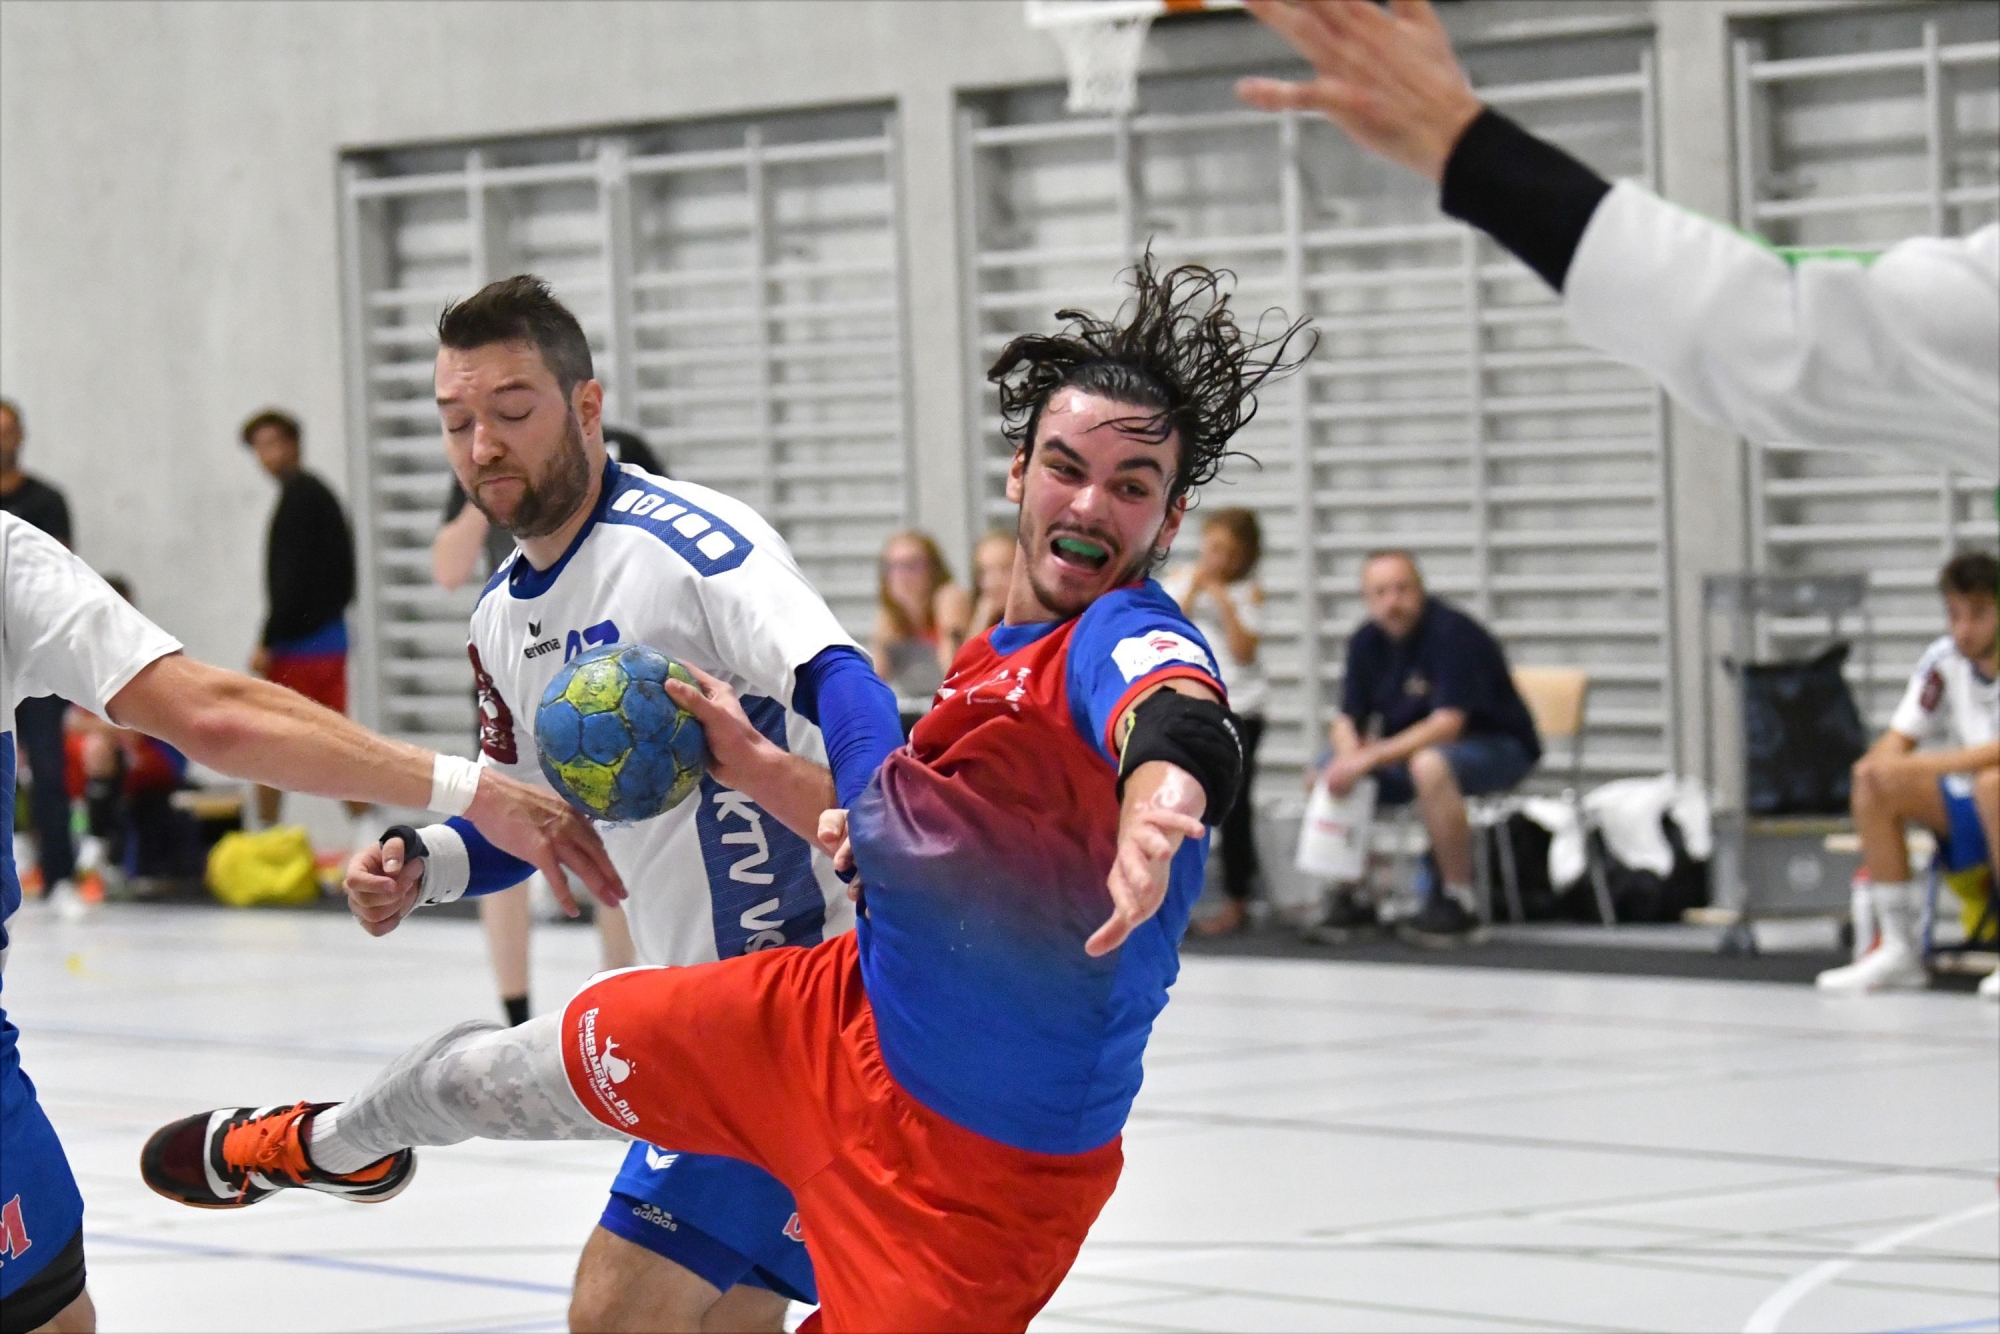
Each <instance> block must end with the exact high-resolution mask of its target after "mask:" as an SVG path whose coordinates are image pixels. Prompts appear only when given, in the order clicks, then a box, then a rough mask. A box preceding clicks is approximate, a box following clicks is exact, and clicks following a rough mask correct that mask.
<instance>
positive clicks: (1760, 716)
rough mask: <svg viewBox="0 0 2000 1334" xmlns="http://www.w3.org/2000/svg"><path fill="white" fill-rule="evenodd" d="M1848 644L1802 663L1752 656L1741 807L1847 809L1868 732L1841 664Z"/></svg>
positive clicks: (1787, 811)
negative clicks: (1851, 771)
mask: <svg viewBox="0 0 2000 1334" xmlns="http://www.w3.org/2000/svg"><path fill="white" fill-rule="evenodd" d="M1847 650H1848V646H1847V645H1846V644H1844V643H1842V644H1835V645H1833V646H1832V647H1830V648H1828V649H1827V650H1826V651H1825V652H1823V653H1821V654H1819V655H1818V656H1817V657H1814V658H1811V659H1809V660H1807V661H1805V662H1748V663H1742V664H1738V665H1736V666H1735V667H1734V670H1735V672H1736V673H1737V676H1738V679H1740V680H1741V682H1742V684H1743V751H1744V777H1745V782H1746V789H1745V792H1744V806H1745V808H1746V809H1747V810H1748V811H1749V813H1750V814H1752V815H1844V814H1846V813H1847V798H1848V789H1849V786H1850V784H1851V781H1852V776H1851V774H1850V770H1852V769H1853V767H1854V762H1855V761H1856V760H1858V759H1860V758H1861V756H1862V753H1863V752H1864V751H1866V750H1867V749H1868V733H1867V731H1866V729H1864V728H1863V726H1862V723H1861V711H1860V710H1859V709H1857V708H1856V707H1855V706H1854V694H1853V692H1852V691H1850V690H1849V689H1848V688H1847V678H1846V677H1845V676H1844V675H1842V672H1841V669H1842V668H1843V667H1844V666H1845V665H1846V663H1847Z"/></svg>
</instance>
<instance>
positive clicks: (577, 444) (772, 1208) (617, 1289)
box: [195, 276, 901, 1331]
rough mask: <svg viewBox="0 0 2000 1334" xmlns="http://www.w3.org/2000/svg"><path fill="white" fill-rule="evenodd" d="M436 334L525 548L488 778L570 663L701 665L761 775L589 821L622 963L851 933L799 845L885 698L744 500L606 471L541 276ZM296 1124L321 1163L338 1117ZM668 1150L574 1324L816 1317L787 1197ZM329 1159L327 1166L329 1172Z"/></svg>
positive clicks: (440, 836)
mask: <svg viewBox="0 0 2000 1334" xmlns="http://www.w3.org/2000/svg"><path fill="white" fill-rule="evenodd" d="M438 339H439V342H440V344H441V347H440V350H439V352H438V358H437V401H438V411H439V415H440V416H441V417H442V419H443V427H444V442H445V450H446V453H447V455H448V456H449V458H450V460H451V465H452V471H453V472H454V473H455V474H456V475H457V476H458V478H459V480H460V482H461V484H462V485H463V486H464V488H465V491H466V494H467V496H468V497H469V499H470V501H471V503H472V504H473V505H474V506H476V507H477V508H478V509H479V511H480V512H481V513H482V514H483V515H484V516H485V518H486V520H487V521H488V522H489V523H490V524H491V525H492V526H493V527H494V528H495V529H496V530H497V531H501V532H504V533H506V534H507V535H508V540H509V544H510V546H518V548H519V550H518V553H517V554H514V555H512V556H510V557H509V558H508V560H507V561H506V563H505V564H504V565H502V566H501V568H500V569H499V570H498V571H496V572H495V574H494V576H493V578H492V580H491V581H489V582H488V584H487V586H486V590H485V593H484V595H483V596H482V597H481V599H480V602H479V606H478V608H477V610H475V611H474V613H473V617H472V642H471V644H470V645H469V652H470V654H471V657H472V667H473V674H474V677H475V680H476V681H477V684H478V689H479V695H480V751H481V758H482V761H483V762H484V763H485V764H487V765H489V766H492V767H495V768H498V769H499V770H500V771H501V772H503V773H506V774H508V775H509V776H511V777H515V778H519V779H522V780H523V781H526V782H530V783H535V784H543V783H545V780H544V779H543V777H542V775H541V770H540V767H539V759H538V755H537V752H536V748H535V713H536V709H537V706H538V705H539V704H540V702H541V698H542V694H543V691H544V690H545V689H546V688H547V686H548V684H549V682H550V681H551V680H552V679H553V678H554V677H555V675H556V674H557V673H558V672H559V671H560V670H561V669H562V667H563V665H564V663H565V662H567V661H569V660H571V659H574V658H575V657H576V656H577V655H578V654H579V653H582V652H583V651H584V650H585V649H589V648H594V647H597V646H599V645H603V644H611V643H625V644H633V643H636V644H647V645H650V646H652V647H654V648H656V649H659V650H660V651H661V652H663V653H665V654H667V655H668V656H669V657H672V658H674V659H677V660H678V661H680V662H682V663H683V664H686V665H689V666H691V667H694V668H697V669H700V670H702V671H703V672H706V673H713V674H714V675H713V677H711V678H710V679H717V678H719V679H721V680H723V681H726V682H727V683H728V684H729V686H730V687H731V689H732V692H733V693H734V694H735V695H736V696H737V697H738V698H739V699H740V705H739V706H738V707H737V709H736V711H735V715H734V717H733V718H732V719H730V721H731V722H741V723H742V724H743V725H744V726H745V727H749V728H753V729H754V732H753V735H754V736H755V737H756V738H757V740H758V742H759V743H760V745H761V746H762V747H764V748H767V749H768V752H769V756H768V758H769V759H770V761H771V767H772V768H773V769H774V770H775V771H776V774H777V777H776V779H775V781H774V784H773V786H771V787H770V788H767V789H766V791H765V793H764V798H765V804H763V805H759V804H757V803H755V802H753V801H752V800H751V799H750V798H749V797H747V796H745V795H744V794H743V793H742V792H740V791H737V790H734V789H733V787H732V785H731V782H730V780H731V777H732V775H731V774H730V772H729V770H728V769H727V767H726V766H717V767H716V768H715V769H713V770H711V772H710V774H709V776H708V777H707V779H706V780H704V782H703V783H702V786H701V788H700V790H699V791H698V792H697V793H696V794H695V796H693V797H692V798H690V799H689V800H687V801H685V802H683V803H682V804H681V805H679V806H677V807H675V808H674V809H672V810H670V811H667V812H665V813H664V814H662V815H659V816H656V817H655V818H653V819H651V820H645V821H641V822H638V823H634V824H628V825H618V826H610V827H607V828H606V829H605V831H604V842H605V846H606V848H607V849H608V850H609V852H610V854H611V858H612V860H613V862H614V864H616V865H617V866H618V867H619V869H620V872H621V874H622V875H623V876H624V878H625V881H626V883H627V884H629V885H630V886H631V887H632V891H633V893H632V896H631V897H630V898H629V899H627V900H626V918H627V920H628V921H629V922H630V924H631V930H632V938H633V941H634V943H635V945H636V948H637V953H638V957H639V959H640V960H641V961H643V962H645V963H648V964H656V965H658V964H697V963H707V962H711V961H713V960H716V959H728V958H734V957H736V956H738V955H741V954H746V953H751V952H753V951H757V950H762V949H767V948H770V947H772V946H776V945H811V944H817V943H819V942H820V941H821V940H824V939H826V938H828V937H830V936H833V935H835V934H838V933H839V932H842V931H845V930H848V929H849V928H850V927H851V926H852V924H853V920H854V914H853V909H852V907H851V905H850V904H849V902H848V899H847V895H846V894H845V892H844V891H843V889H842V887H841V884H840V882H839V880H838V879H836V878H835V876H834V874H833V868H832V865H831V863H830V862H829V861H828V860H827V859H826V857H824V856H823V855H816V850H815V848H814V847H813V845H812V844H811V843H810V842H809V841H808V840H809V839H810V838H811V837H812V834H813V832H814V830H815V829H816V827H817V824H818V821H819V816H820V812H821V811H823V810H826V809H827V808H829V807H831V806H834V805H836V800H835V779H836V778H838V779H839V780H840V782H841V785H842V791H843V794H844V796H845V798H846V799H847V800H852V799H853V798H854V797H855V796H856V795H858V794H859V792H860V790H861V788H862V787H863V786H864V785H865V784H866V782H867V780H868V776H869V774H870V773H872V772H873V769H874V763H875V761H877V760H879V758H880V756H881V754H882V753H883V752H884V751H886V750H887V749H888V748H890V747H893V746H895V745H896V744H898V743H899V742H900V741H901V736H900V734H899V733H898V732H897V730H896V726H895V718H894V712H895V705H894V699H893V697H892V696H891V695H890V694H889V692H888V690H887V689H886V687H884V686H883V684H882V682H881V680H880V679H879V678H878V677H876V675H875V674H874V672H873V670H872V669H871V668H870V667H869V665H868V661H867V659H866V658H865V657H863V656H862V653H861V650H860V648H859V646H858V645H857V644H856V643H855V642H854V640H853V639H852V638H850V637H849V636H848V634H847V632H846V631H845V630H843V629H842V628H841V626H840V623H839V621H838V620H836V619H835V617H834V615H833V613H832V612H831V611H830V610H828V608H827V606H826V604H825V602H823V601H822V600H821V599H820V597H819V595H818V594H817V593H815V592H814V591H813V590H812V587H811V585H809V584H808V583H807V582H806V579H805V576H804V575H803V574H801V573H800V571H799V568H798V566H797V565H796V564H795V563H794V561H793V559H792V556H791V552H790V551H789V550H788V549H787V548H786V546H785V544H784V542H783V540H782V539H781V538H780V537H779V536H778V535H777V534H776V533H775V532H773V531H772V530H771V528H770V527H769V525H767V524H766V523H765V522H764V521H763V520H762V519H761V518H759V517H758V516H757V514H756V513H755V512H754V511H752V510H751V509H750V508H749V507H748V506H745V505H743V504H742V503H741V502H739V501H736V500H732V499H730V498H729V497H727V496H724V495H721V494H719V493H717V492H714V491H710V490H708V489H707V488H705V487H699V486H692V485H689V484H686V483H680V482H674V483H669V482H666V481H664V480H663V479H661V478H658V477H655V476H653V475H652V474H650V473H647V472H644V471H642V470H641V469H639V468H637V467H635V466H633V465H630V464H624V465H621V464H617V463H613V462H610V461H609V460H608V459H607V457H606V455H605V449H604V443H603V439H602V436H601V434H600V414H601V412H602V408H603V398H604V391H603V387H602V386H601V385H600V384H599V383H598V381H597V380H596V379H595V378H594V375H593V367H592V364H591V355H590V344H589V342H588V340H587V339H586V338H585V336H584V332H583V329H582V327H581V326H580V325H579V324H578V323H577V321H576V318H575V316H574V315H573V314H572V313H571V312H570V311H569V310H568V309H567V308H566V307H564V306H563V305H562V303H561V302H559V301H557V300H556V298H555V297H554V296H553V295H552V294H551V293H550V292H549V289H548V288H547V286H545V285H544V284H543V283H541V282H540V281H539V280H537V279H534V278H531V277H525V276H523V277H515V278H509V279H505V280H503V281H500V282H496V283H493V284H490V285H489V286H487V287H486V288H484V289H482V290H481V291H479V292H478V293H476V294H475V295H473V296H471V297H469V298H468V299H466V300H465V301H462V302H460V303H458V304H456V305H453V306H449V307H447V308H446V309H445V311H444V313H443V315H442V316H440V318H439V320H438ZM871 700H872V701H874V702H875V704H876V705H877V706H878V712H877V713H876V714H875V715H874V716H875V718H876V721H877V722H878V723H879V727H878V729H877V732H878V734H877V736H875V737H874V738H870V737H869V736H868V735H867V734H866V732H865V729H864V731H863V733H862V734H861V735H860V736H859V737H858V738H857V737H856V735H854V734H853V731H852V729H850V731H849V732H848V733H846V734H841V733H836V734H834V735H833V736H832V737H831V738H830V740H831V745H832V750H833V753H834V772H833V774H829V773H828V771H827V769H826V768H825V767H824V766H823V765H821V764H819V763H818V762H817V760H816V759H815V758H813V757H815V756H817V755H818V754H819V753H820V737H819V733H818V732H817V730H816V728H815V725H814V720H815V719H817V718H819V717H820V716H822V711H823V710H831V711H832V712H834V713H835V714H836V715H838V716H839V717H842V718H856V717H859V718H860V719H862V720H863V722H864V723H865V721H866V720H867V718H868V717H869V712H868V709H867V707H866V706H867V704H868V703H869V701H871ZM878 743H879V744H878ZM855 754H860V755H862V756H864V757H865V758H864V760H863V761H862V762H861V763H859V764H857V763H853V762H851V761H850V760H849V758H848V757H850V756H853V755H855ZM787 825H789V826H791V827H790V828H787V827H786V826H787ZM794 830H797V831H800V832H793V831H794ZM802 834H803V837H802V836H801V835H802ZM412 842H413V843H414V844H415V846H414V847H411V846H405V845H406V843H412ZM533 869H534V868H533V867H531V866H529V865H528V864H527V863H526V862H523V861H521V860H519V859H518V858H513V857H508V856H506V855H505V854H502V853H499V852H498V851H497V850H496V849H494V848H493V847H492V846H491V845H490V844H489V843H488V842H487V840H485V839H483V838H481V837H480V836H479V834H478V832H477V830H475V829H473V828H472V826H470V825H469V824H467V823H466V822H465V821H463V820H453V821H450V822H447V823H445V824H441V825H431V826H428V827H426V828H424V829H421V830H414V831H409V832H408V833H406V834H403V835H397V834H394V833H393V832H392V834H391V835H390V836H389V837H388V838H387V839H386V840H385V842H384V845H382V846H376V847H371V848H368V849H364V850H363V851H362V852H361V853H360V854H359V855H357V857H356V858H355V859H354V862H353V863H352V865H351V867H350V874H349V879H348V887H349V891H350V894H351V896H352V902H353V906H354V909H355V912H356V914H357V916H359V917H360V918H361V920H362V922H363V923H364V925H366V926H367V927H368V929H369V930H370V931H371V932H372V933H375V934H381V933H383V932H386V931H389V930H391V929H393V928H394V927H395V926H396V924H397V923H398V922H399V921H401V919H402V917H403V916H404V915H405V914H406V913H408V912H409V911H410V910H411V909H412V908H413V907H414V906H416V905H417V904H419V903H446V902H450V901H452V900H455V899H457V898H459V897H460V896H461V895H467V894H471V895H485V894H489V893H492V892H496V891H504V890H506V889H507V888H508V887H510V886H515V885H518V884H520V882H521V881H522V880H524V879H526V878H527V876H528V875H529V874H530V873H531V872H532V871H533ZM311 1110H312V1109H310V1108H308V1107H307V1106H306V1105H305V1104H300V1105H298V1106H296V1107H290V1108H282V1109H277V1110H276V1111H274V1112H267V1113H259V1112H258V1111H257V1109H254V1108H240V1109H236V1110H235V1111H234V1112H232V1114H231V1117H232V1119H233V1123H234V1126H235V1129H234V1130H233V1131H232V1132H231V1133H237V1134H240V1135H250V1134H256V1135H268V1136H272V1137H277V1136H282V1135H283V1134H284V1133H285V1130H286V1128H287V1127H289V1126H291V1125H293V1124H294V1123H300V1122H304V1121H306V1120H307V1119H308V1118H309V1116H310V1113H311ZM312 1126H313V1129H312V1131H311V1132H310V1133H311V1136H312V1144H313V1148H314V1152H315V1153H317V1152H318V1150H319V1145H320V1143H321V1141H322V1139H323V1138H324V1137H325V1136H327V1135H329V1134H331V1133H332V1132H333V1130H334V1128H335V1127H334V1120H333V1118H327V1119H325V1120H318V1121H313V1122H312ZM209 1131H210V1133H211V1134H213V1133H214V1131H213V1128H212V1127H211V1128H209ZM195 1138H196V1140H198V1139H199V1137H198V1136H197V1137H195ZM679 1147H681V1146H679V1145H678V1144H675V1143H673V1142H671V1141H663V1142H662V1143H661V1144H660V1145H658V1146H655V1145H649V1144H634V1145H633V1146H632V1149H631V1151H630V1153H629V1154H628V1155H627V1157H626V1161H625V1165H624V1167H623V1169H622V1170H621V1171H620V1172H619V1174H618V1177H617V1179H616V1180H615V1181H614V1182H613V1183H612V1185H611V1198H610V1200H609V1201H608V1202H607V1203H606V1205H605V1208H604V1212H603V1215H602V1218H601V1220H600V1222H599V1224H598V1226H597V1228H596V1229H595V1230H594V1231H593V1232H592V1234H591V1236H590V1239H589V1241H588V1242H587V1243H586V1245H585V1247H584V1251H583V1256H582V1259H581V1260H580V1261H579V1263H578V1266H577V1277H576V1287H575V1293H574V1296H573V1298H572V1304H571V1308H570V1320H571V1324H572V1326H573V1327H574V1328H576V1329H586V1330H605V1329H650V1330H673V1331H682V1330H685V1331H695V1330H700V1329H702V1328H704V1327H707V1328H726V1329H732V1330H747V1329H760V1330H773V1331H775V1330H779V1329H781V1328H782V1327H783V1322H784V1315H785V1308H786V1303H787V1300H788V1299H791V1300H798V1301H802V1302H807V1303H811V1302H814V1301H816V1300H817V1296H816V1293H815V1290H814V1285H813V1276H812V1265H811V1262H810V1260H809V1259H808V1258H807V1255H806V1251H805V1248H804V1247H803V1246H802V1245H801V1244H800V1242H799V1239H798V1238H799V1228H798V1224H797V1219H796V1213H797V1208H796V1206H795V1205H794V1203H793V1201H792V1197H791V1194H790V1193H789V1192H788V1191H787V1190H786V1189H785V1188H784V1187H783V1186H781V1185H779V1184H778V1182H777V1181H776V1180H774V1179H773V1178H772V1177H771V1176H770V1174H769V1173H767V1172H764V1171H762V1170H761V1169H758V1168H755V1167H751V1166H749V1165H748V1164H746V1163H742V1162H738V1161H735V1160H733V1159H729V1158H715V1157H704V1156H701V1155H697V1154H689V1153H676V1152H674V1150H675V1149H677V1148H679ZM378 1156H379V1155H369V1157H370V1158H374V1157H378ZM363 1165H365V1162H364V1163H356V1164H354V1166H356V1167H360V1166H363ZM321 1166H331V1167H333V1168H334V1169H335V1170H336V1171H338V1170H339V1169H340V1160H338V1159H336V1160H335V1161H334V1162H332V1163H325V1162H322V1163H321ZM305 1179H306V1180H307V1181H315V1178H312V1177H311V1176H310V1175H307V1176H306V1178H305ZM259 1193H261V1192H256V1191H253V1192H252V1193H251V1194H249V1195H246V1196H245V1197H243V1199H242V1200H241V1202H243V1203H249V1202H251V1200H253V1199H255V1198H256V1196H257V1194H259Z"/></svg>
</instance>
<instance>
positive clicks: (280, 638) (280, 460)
mask: <svg viewBox="0 0 2000 1334" xmlns="http://www.w3.org/2000/svg"><path fill="white" fill-rule="evenodd" d="M242 435H243V443H244V445H245V446H247V447H248V448H249V450H250V451H251V453H253V454H255V455H256V456H257V463H258V466H260V467H262V468H263V469H264V471H265V472H267V473H269V474H270V475H271V480H273V481H275V482H276V483H277V484H278V504H277V506H276V507H275V508H274V509H273V510H272V511H271V525H270V530H269V531H268V532H267V533H266V534H265V537H264V597H265V602H266V607H267V614H266V615H265V618H264V630H263V633H262V634H261V635H260V636H259V637H258V639H257V649H256V651H255V652H254V653H253V654H252V655H251V658H250V671H251V674H252V675H254V676H261V677H263V678H265V679H266V680H268V681H271V682H273V683H274V684H277V685H281V686H284V687H285V688H287V689H288V690H296V691H298V692H299V693H300V694H301V695H304V696H305V697H306V698H307V699H309V700H311V701H313V703H315V704H323V705H325V706H326V707H327V708H329V709H332V710H333V711H334V712H335V713H346V712H347V607H348V604H349V603H351V602H353V601H354V531H353V529H351V528H349V527H348V525H347V513H346V511H344V510H342V509H341V507H340V501H339V500H338V499H337V498H335V496H334V494H333V491H332V489H331V488H329V487H328V486H327V484H326V483H325V482H323V481H321V480H320V479H319V478H318V477H316V476H314V475H313V474H312V473H310V472H308V471H306V467H305V462H304V458H303V444H304V439H303V433H302V432H301V431H300V429H299V421H298V418H296V417H294V416H292V415H291V414H290V413H289V412H280V411H279V410H278V409H276V408H266V409H264V411H262V412H259V413H257V414H256V415H255V416H253V417H251V418H250V419H249V420H248V421H246V422H244V423H243V431H242ZM283 805H284V794H283V793H281V792H280V791H278V789H276V788H274V787H259V788H258V789H257V822H258V823H259V824H260V825H263V826H266V827H268V826H270V825H273V824H276V823H277V822H278V815H279V812H280V811H281V810H282V809H283ZM347 814H348V818H349V820H350V821H352V822H353V826H354V827H353V830H352V833H353V837H352V838H351V839H350V840H349V842H348V844H347V846H348V847H355V846H358V845H359V844H360V842H361V841H362V839H364V838H365V837H366V836H367V834H366V826H365V825H364V824H362V821H364V820H366V819H367V817H368V814H369V809H368V803H366V802H356V801H350V802H348V803H347Z"/></svg>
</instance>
